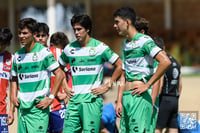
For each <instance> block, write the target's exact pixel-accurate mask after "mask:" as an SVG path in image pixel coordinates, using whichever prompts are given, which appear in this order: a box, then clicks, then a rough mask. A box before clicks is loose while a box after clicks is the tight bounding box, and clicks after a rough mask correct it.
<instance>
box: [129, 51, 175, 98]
mask: <svg viewBox="0 0 200 133" xmlns="http://www.w3.org/2000/svg"><path fill="white" fill-rule="evenodd" d="M155 59H156V60H157V61H158V62H159V64H158V67H157V69H156V72H155V73H154V75H153V76H152V77H151V79H150V80H149V81H148V82H147V83H146V84H144V85H141V86H135V88H134V91H133V92H132V95H135V94H137V96H138V95H140V94H141V93H143V92H145V91H147V90H148V89H149V88H150V87H151V86H152V85H153V84H154V83H155V82H156V81H157V80H158V79H159V78H160V77H161V76H162V75H163V74H164V73H165V71H166V70H167V68H168V67H169V66H170V64H171V61H170V60H169V58H168V57H167V55H166V54H165V52H164V51H160V52H159V53H158V54H157V55H156V56H155Z"/></svg>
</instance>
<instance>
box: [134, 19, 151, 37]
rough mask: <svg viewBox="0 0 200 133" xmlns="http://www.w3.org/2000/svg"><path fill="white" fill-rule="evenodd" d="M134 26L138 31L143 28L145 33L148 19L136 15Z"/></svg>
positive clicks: (147, 28) (147, 27)
mask: <svg viewBox="0 0 200 133" xmlns="http://www.w3.org/2000/svg"><path fill="white" fill-rule="evenodd" d="M135 28H136V30H137V31H138V32H140V31H141V30H144V32H145V34H147V33H148V30H149V21H147V20H146V19H145V18H143V17H139V16H137V17H136V21H135Z"/></svg>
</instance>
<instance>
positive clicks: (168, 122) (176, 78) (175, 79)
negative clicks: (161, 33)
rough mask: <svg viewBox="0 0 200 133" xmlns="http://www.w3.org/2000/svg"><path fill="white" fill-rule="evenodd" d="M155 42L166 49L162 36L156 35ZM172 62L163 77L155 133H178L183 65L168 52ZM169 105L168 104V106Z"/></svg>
mask: <svg viewBox="0 0 200 133" xmlns="http://www.w3.org/2000/svg"><path fill="white" fill-rule="evenodd" d="M154 41H155V43H156V44H157V45H158V46H159V47H160V48H161V49H163V50H165V46H164V41H163V39H162V38H159V37H155V38H154ZM166 54H167V56H168V57H169V59H170V61H171V62H172V64H171V65H170V67H169V69H168V70H167V71H166V72H165V74H164V75H163V76H162V77H161V81H162V82H161V86H160V91H159V92H160V95H159V99H160V100H159V113H158V120H157V125H156V131H155V133H162V132H163V130H164V129H165V130H166V132H167V133H178V120H177V119H178V118H177V116H178V99H179V96H180V94H181V90H182V80H181V70H180V69H181V66H180V65H179V63H178V62H177V61H176V59H175V58H174V57H172V56H171V55H169V54H168V53H166ZM166 105H167V106H166Z"/></svg>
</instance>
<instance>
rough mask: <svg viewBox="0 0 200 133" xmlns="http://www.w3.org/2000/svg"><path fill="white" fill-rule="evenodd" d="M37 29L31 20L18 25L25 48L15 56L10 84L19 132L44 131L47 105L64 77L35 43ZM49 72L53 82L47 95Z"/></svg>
mask: <svg viewBox="0 0 200 133" xmlns="http://www.w3.org/2000/svg"><path fill="white" fill-rule="evenodd" d="M37 26H38V23H37V21H36V20H34V19H32V18H24V19H21V20H20V21H19V23H18V37H19V41H20V43H21V44H22V45H23V46H24V47H22V48H21V49H20V50H18V51H17V52H16V53H15V55H14V58H13V65H12V81H11V86H12V88H11V99H12V100H13V101H14V105H15V106H16V107H17V108H18V129H17V132H18V133H27V132H28V133H46V132H47V127H48V121H49V105H50V104H51V103H52V102H53V100H54V98H55V96H56V94H57V92H58V90H59V88H60V86H61V83H62V81H63V79H64V77H65V75H64V72H63V71H62V70H61V69H60V67H59V64H58V63H57V61H56V60H55V57H54V56H53V54H52V53H51V51H50V50H49V49H48V48H46V47H44V46H43V45H42V44H40V43H37V42H36V41H35V39H34V36H35V35H36V33H37V32H36V30H37ZM51 72H53V73H54V74H55V81H54V85H53V89H52V91H51V92H50V76H51ZM18 87H19V90H18Z"/></svg>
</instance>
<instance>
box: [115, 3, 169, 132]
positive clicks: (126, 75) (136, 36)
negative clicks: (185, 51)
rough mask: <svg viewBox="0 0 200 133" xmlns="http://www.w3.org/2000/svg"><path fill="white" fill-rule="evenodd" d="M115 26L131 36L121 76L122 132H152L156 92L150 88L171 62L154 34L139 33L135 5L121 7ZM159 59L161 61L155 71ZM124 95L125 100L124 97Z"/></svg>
mask: <svg viewBox="0 0 200 133" xmlns="http://www.w3.org/2000/svg"><path fill="white" fill-rule="evenodd" d="M113 16H114V28H115V29H116V31H117V32H118V34H119V35H121V36H124V37H126V38H127V40H126V41H125V44H124V46H123V51H124V52H123V54H124V60H123V70H124V71H123V72H122V75H121V77H120V85H119V90H118V97H117V105H116V109H115V110H116V115H117V116H118V117H121V123H120V128H121V132H123V133H124V132H131V133H133V132H139V133H143V132H145V133H150V132H152V130H151V118H152V109H153V104H152V96H151V95H152V94H151V90H150V89H149V88H150V87H151V86H152V85H153V84H154V83H155V82H156V81H157V80H159V78H160V77H161V76H162V75H163V74H164V72H165V71H166V70H167V68H168V67H169V65H170V64H171V62H170V60H169V58H168V57H167V56H166V54H165V53H164V51H162V50H161V49H160V48H159V47H158V46H156V44H155V43H154V41H153V40H152V38H151V37H150V36H148V35H145V34H142V33H138V31H137V30H136V28H135V21H136V13H135V11H134V9H133V8H130V7H121V8H119V9H117V10H116V11H115V12H114V14H113ZM154 59H155V60H157V61H158V62H159V64H158V68H157V70H156V72H154V63H155V61H154ZM122 99H123V100H122Z"/></svg>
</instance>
